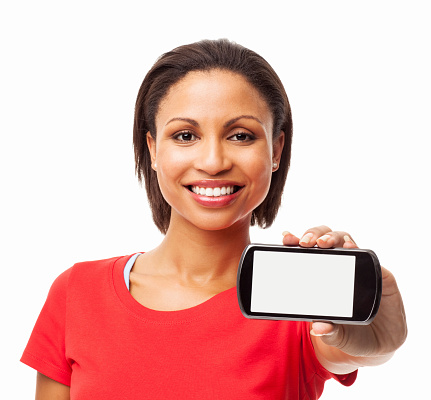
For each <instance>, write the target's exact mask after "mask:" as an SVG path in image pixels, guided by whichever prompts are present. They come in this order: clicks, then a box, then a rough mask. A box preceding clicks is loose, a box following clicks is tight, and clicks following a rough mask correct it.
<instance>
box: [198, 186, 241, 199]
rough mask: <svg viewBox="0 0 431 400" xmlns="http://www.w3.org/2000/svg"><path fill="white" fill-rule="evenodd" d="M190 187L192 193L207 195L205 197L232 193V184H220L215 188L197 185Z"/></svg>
mask: <svg viewBox="0 0 431 400" xmlns="http://www.w3.org/2000/svg"><path fill="white" fill-rule="evenodd" d="M191 189H192V192H193V193H196V194H199V195H201V196H207V197H219V196H225V195H228V194H233V192H234V186H222V187H215V188H204V187H199V186H192V187H191Z"/></svg>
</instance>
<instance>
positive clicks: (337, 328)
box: [283, 226, 407, 374]
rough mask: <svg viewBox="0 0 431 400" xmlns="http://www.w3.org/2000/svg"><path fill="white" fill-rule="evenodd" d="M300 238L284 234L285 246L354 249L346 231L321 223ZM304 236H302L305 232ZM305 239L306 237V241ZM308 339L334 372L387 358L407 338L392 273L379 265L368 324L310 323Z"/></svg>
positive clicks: (383, 361) (398, 294) (382, 361)
mask: <svg viewBox="0 0 431 400" xmlns="http://www.w3.org/2000/svg"><path fill="white" fill-rule="evenodd" d="M307 234H309V235H308V237H307V238H306V239H305V241H302V240H303V239H304V237H303V239H301V241H300V240H299V239H298V238H296V237H295V236H293V235H291V234H289V233H288V234H286V235H285V236H284V239H283V243H284V244H286V245H296V246H297V245H298V244H299V245H301V246H304V247H312V246H314V245H316V244H317V246H319V247H322V248H329V247H345V248H357V246H356V244H355V243H354V242H353V240H352V239H351V238H350V236H349V235H348V234H346V233H345V232H332V231H331V230H330V229H329V228H328V227H326V226H321V227H318V228H313V229H310V230H308V231H307V232H306V235H307ZM304 236H305V235H304ZM307 239H309V240H308V241H307ZM310 328H311V331H310V333H311V340H312V343H313V346H314V350H315V352H316V356H317V359H318V360H319V362H320V363H321V364H322V366H323V367H324V368H326V369H327V370H328V371H330V372H332V373H335V374H346V373H349V372H352V371H354V370H356V369H357V368H358V367H363V366H375V365H380V364H383V363H385V362H386V361H388V360H389V359H390V358H391V357H392V356H393V354H394V353H395V351H396V350H397V349H398V348H399V347H401V345H402V344H403V343H404V341H405V340H406V337H407V323H406V316H405V312H404V306H403V301H402V298H401V294H400V291H399V290H398V286H397V283H396V280H395V278H394V276H393V275H392V274H391V273H390V272H389V271H388V270H387V269H385V268H382V298H381V302H380V307H379V311H378V313H377V315H376V317H375V318H374V320H373V322H372V323H371V324H370V325H338V324H337V325H334V324H329V323H323V322H315V323H311V324H310Z"/></svg>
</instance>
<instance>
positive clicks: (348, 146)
mask: <svg viewBox="0 0 431 400" xmlns="http://www.w3.org/2000/svg"><path fill="white" fill-rule="evenodd" d="M150 3H151V4H150ZM152 3H155V4H157V5H154V4H152ZM6 4H7V5H6ZM427 7H428V2H427V1H415V0H412V1H408V2H407V1H403V2H401V1H379V0H374V1H368V0H366V1H361V2H351V1H299V0H298V1H283V2H281V1H279V2H277V1H265V2H262V1H250V0H248V1H213V2H197V1H196V2H190V1H185V2H171V3H169V2H166V1H164V2H149V1H148V2H147V1H140V2H138V1H135V2H131V1H121V2H113V1H91V0H87V1H74V2H63V1H43V0H40V1H19V0H17V1H14V2H12V1H10V2H3V3H2V5H1V9H0V30H1V31H0V37H1V60H2V61H1V63H0V68H1V74H0V85H1V86H0V96H1V99H0V101H1V121H0V123H1V126H0V132H1V143H0V163H1V165H0V167H1V168H0V171H1V189H2V195H1V208H0V209H1V224H0V226H1V242H0V243H1V252H2V255H1V259H2V277H1V280H0V295H1V302H0V304H1V314H2V322H1V329H0V335H1V342H0V345H1V375H0V379H1V383H0V398H2V399H30V398H33V392H34V380H35V373H34V371H32V370H31V369H30V368H28V367H26V366H24V365H21V364H20V363H19V361H18V360H19V358H20V355H21V353H22V350H23V348H24V346H25V344H26V341H27V339H28V337H29V335H30V332H31V329H32V327H33V325H34V322H35V320H36V318H37V315H38V313H39V311H40V308H41V307H42V304H43V302H44V300H45V297H46V294H47V292H48V289H49V287H50V285H51V283H52V281H53V280H54V278H55V277H56V276H57V275H58V274H60V273H61V272H62V271H63V270H65V269H66V268H68V267H69V266H71V265H72V264H73V263H75V262H77V261H84V260H92V259H100V258H108V257H111V256H118V255H124V254H131V253H133V252H136V251H145V250H148V249H151V248H152V247H154V246H156V245H157V243H159V241H160V240H161V235H160V234H159V233H158V231H157V230H156V228H155V227H154V226H153V224H152V221H151V215H150V212H149V209H148V206H147V200H146V196H145V192H144V189H142V188H140V187H139V185H138V183H137V180H136V179H135V176H134V164H133V150H132V122H133V109H134V102H135V98H136V94H137V91H138V88H139V86H140V84H141V82H142V79H143V78H144V75H145V73H146V71H147V70H148V69H149V68H150V67H151V65H152V64H153V63H154V61H155V60H156V58H157V57H158V56H159V55H160V54H161V53H163V52H165V51H168V50H170V49H172V48H173V47H175V46H177V45H181V44H185V43H190V42H194V41H197V40H200V39H204V38H209V39H216V38H220V37H227V38H229V39H231V40H234V41H236V42H238V43H240V44H243V45H245V46H246V47H250V48H251V49H253V50H255V51H257V52H258V53H260V54H261V55H262V56H264V57H265V58H266V59H267V60H268V61H269V62H270V63H271V64H272V66H273V67H274V68H275V70H276V71H277V72H278V74H279V75H280V77H281V79H282V81H283V82H284V84H285V87H286V90H287V93H288V95H289V99H290V102H291V106H292V110H293V120H294V142H293V157H292V167H291V170H290V173H289V176H288V180H287V186H286V190H285V194H284V200H283V206H282V208H281V211H280V213H279V217H278V219H277V221H276V223H275V224H274V225H273V227H272V228H271V229H268V230H266V231H261V230H258V229H253V232H252V233H253V237H252V239H253V241H255V242H265V243H280V242H281V232H282V231H284V230H289V231H291V232H293V233H295V234H297V235H301V234H302V233H303V232H304V231H305V230H306V229H307V228H309V227H311V226H315V225H320V224H327V225H329V226H330V227H332V228H333V229H341V230H346V231H348V232H350V233H351V234H352V236H353V238H354V239H355V240H356V241H357V243H358V244H359V245H360V246H361V247H363V248H370V249H373V250H374V251H375V252H376V253H377V255H378V256H379V258H380V261H381V263H382V265H384V266H386V267H387V268H389V269H390V270H391V271H393V272H394V274H395V275H396V277H397V280H398V283H399V286H400V289H401V290H402V293H403V295H404V299H405V306H406V311H407V315H408V322H409V329H410V332H409V337H408V341H407V343H406V344H405V345H404V346H403V347H402V348H401V349H400V350H399V352H398V353H397V354H396V355H395V357H394V358H393V359H392V360H391V361H390V362H389V363H387V364H385V365H383V366H380V367H375V368H364V369H361V371H360V373H359V377H358V380H357V382H356V383H355V384H354V386H353V387H351V388H344V387H342V386H341V385H339V384H337V383H336V382H332V381H331V382H328V383H327V385H326V389H325V392H324V394H323V396H322V399H346V398H349V399H363V398H364V397H366V398H369V399H378V398H414V397H415V394H416V396H418V397H422V398H423V397H424V396H420V393H422V392H425V387H428V386H429V385H428V384H427V379H428V375H429V371H427V370H426V369H425V365H426V364H424V362H428V363H429V359H430V356H431V354H430V349H429V344H428V336H429V332H430V329H431V326H430V322H429V319H428V314H429V309H430V300H429V282H430V277H431V275H430V264H431V263H430V261H429V251H427V250H429V246H430V244H429V243H430V240H429V223H430V215H429V206H430V194H429V186H430V184H429V181H430V179H429V175H430V172H431V171H430V169H431V168H430V162H429V159H430V156H429V153H430V140H429V137H430V134H431V127H430V126H431V124H430V108H431V102H430V92H431V85H430V71H431V63H430V59H429V53H430V51H429V44H430V40H429V39H430V37H431V29H430V23H429V17H430V14H429V11H428V8H427ZM186 244H187V242H186V238H185V243H184V245H186Z"/></svg>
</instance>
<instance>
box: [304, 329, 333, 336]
mask: <svg viewBox="0 0 431 400" xmlns="http://www.w3.org/2000/svg"><path fill="white" fill-rule="evenodd" d="M333 333H334V332H329V333H316V332H314V330H313V329H312V330H311V331H310V335H312V336H316V337H320V336H330V335H332V334H333Z"/></svg>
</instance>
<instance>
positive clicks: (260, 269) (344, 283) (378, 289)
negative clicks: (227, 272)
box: [237, 244, 382, 325]
mask: <svg viewBox="0 0 431 400" xmlns="http://www.w3.org/2000/svg"><path fill="white" fill-rule="evenodd" d="M237 294H238V302H239V306H240V308H241V312H242V313H243V315H244V316H245V317H247V318H252V319H275V320H294V321H329V322H333V323H339V324H357V325H366V324H369V323H371V322H372V320H373V319H374V317H375V315H376V314H377V311H378V309H379V305H380V298H381V295H382V273H381V267H380V263H379V260H378V259H377V256H376V254H375V253H374V252H373V251H372V250H363V249H344V248H335V249H321V248H317V247H311V248H304V247H288V246H276V245H263V244H250V245H248V246H247V247H246V248H245V250H244V252H243V254H242V257H241V261H240V263H239V268H238V278H237Z"/></svg>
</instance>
